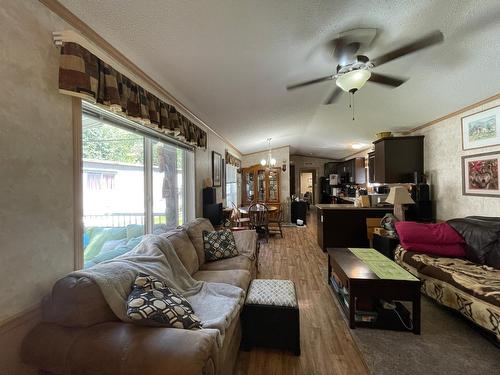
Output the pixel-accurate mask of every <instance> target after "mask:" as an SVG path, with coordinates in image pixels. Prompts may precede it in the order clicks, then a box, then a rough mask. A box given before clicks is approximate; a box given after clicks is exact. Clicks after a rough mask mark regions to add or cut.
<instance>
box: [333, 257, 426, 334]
mask: <svg viewBox="0 0 500 375" xmlns="http://www.w3.org/2000/svg"><path fill="white" fill-rule="evenodd" d="M327 252H328V284H329V285H330V286H331V287H332V291H333V294H334V296H335V297H336V298H337V301H338V303H339V305H340V307H341V310H342V312H343V313H344V315H345V316H346V318H347V320H348V322H349V327H350V328H352V329H354V328H356V327H365V328H378V329H390V330H404V331H407V330H408V328H406V327H405V324H406V326H408V327H410V325H411V324H413V330H412V331H413V332H414V333H415V334H419V333H420V286H421V282H420V281H419V280H391V279H381V278H379V277H378V276H377V275H376V274H375V273H374V272H372V271H371V270H370V268H369V267H368V266H367V265H366V264H365V263H363V261H361V260H360V259H359V258H357V257H356V256H355V255H354V254H353V253H352V252H351V251H349V249H347V248H329V249H328V250H327ZM333 275H335V277H336V278H337V279H338V280H339V281H340V282H341V283H342V284H343V287H341V286H340V285H338V284H337V282H336V281H335V278H334V277H333ZM379 299H385V300H388V301H389V300H395V301H397V302H396V303H395V305H396V308H395V310H390V309H385V308H383V307H382V305H381V304H380V303H378V301H379ZM361 300H363V301H365V302H366V301H367V300H372V301H374V306H373V309H372V310H373V311H374V312H375V313H376V320H374V321H360V320H357V319H356V313H357V312H358V313H359V311H358V310H356V305H357V303H358V302H359V301H361ZM399 301H410V302H412V314H410V312H409V311H408V309H406V307H405V306H404V305H403V304H402V303H401V302H399ZM395 311H397V313H398V314H399V316H400V317H401V319H402V320H403V321H404V322H405V324H403V323H402V321H401V319H400V317H398V315H397V314H396V312H395ZM365 316H366V315H365Z"/></svg>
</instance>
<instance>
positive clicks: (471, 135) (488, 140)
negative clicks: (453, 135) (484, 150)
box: [462, 106, 500, 150]
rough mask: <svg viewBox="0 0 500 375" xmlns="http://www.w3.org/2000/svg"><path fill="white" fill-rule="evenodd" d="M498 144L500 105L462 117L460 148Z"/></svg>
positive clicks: (499, 135)
mask: <svg viewBox="0 0 500 375" xmlns="http://www.w3.org/2000/svg"><path fill="white" fill-rule="evenodd" d="M495 145H500V106H497V107H493V108H490V109H487V110H484V111H481V112H478V113H474V114H473V115H469V116H465V117H462V149H464V150H470V149H473V148H479V147H488V146H495Z"/></svg>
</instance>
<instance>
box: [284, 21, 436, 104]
mask: <svg viewBox="0 0 500 375" xmlns="http://www.w3.org/2000/svg"><path fill="white" fill-rule="evenodd" d="M443 40H444V36H443V33H442V32H441V31H439V30H438V31H433V32H431V33H430V34H428V35H426V36H424V37H422V38H420V39H417V40H415V41H414V42H412V43H409V44H406V45H404V46H402V47H399V48H397V49H395V50H393V51H391V52H388V53H386V54H383V55H382V56H379V57H377V58H375V59H370V58H368V57H367V56H365V55H356V53H357V52H358V50H359V49H360V46H361V43H359V42H356V41H352V40H349V38H345V37H340V38H338V39H335V40H333V41H331V42H330V45H332V47H333V48H334V50H333V56H334V57H335V58H337V60H338V61H339V62H340V63H339V64H338V65H337V68H336V72H335V73H334V74H332V75H328V76H325V77H320V78H316V79H313V80H310V81H305V82H300V83H296V84H293V85H289V86H287V88H286V89H287V90H294V89H298V88H300V87H304V86H309V85H313V84H315V83H319V82H324V81H331V80H335V83H336V84H337V87H336V88H335V89H334V90H333V92H332V93H331V94H330V95H329V96H328V97H327V99H326V100H325V103H324V104H332V103H333V102H335V101H336V100H337V99H338V97H339V95H340V94H341V93H342V91H345V92H348V93H351V94H354V93H355V92H356V91H358V90H359V89H360V88H361V87H363V85H364V84H365V83H366V82H367V81H370V82H373V83H378V84H381V85H386V86H390V87H398V86H400V85H402V84H403V83H404V82H406V79H404V78H399V77H393V76H388V75H385V74H378V73H375V72H373V71H372V69H373V68H376V67H379V66H380V65H382V64H385V63H387V62H389V61H392V60H395V59H398V58H400V57H402V56H405V55H408V54H410V53H413V52H417V51H420V50H421V49H424V48H427V47H430V46H433V45H435V44H438V43H441V42H442V41H443Z"/></svg>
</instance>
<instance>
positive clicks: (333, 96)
mask: <svg viewBox="0 0 500 375" xmlns="http://www.w3.org/2000/svg"><path fill="white" fill-rule="evenodd" d="M340 94H342V90H341V89H340V87H335V90H333V92H332V93H331V94H330V96H329V97H328V98H327V99H326V100H325V104H332V103H333V102H335V101H336V100H337V99H338V97H339V95H340Z"/></svg>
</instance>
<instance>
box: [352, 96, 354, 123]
mask: <svg viewBox="0 0 500 375" xmlns="http://www.w3.org/2000/svg"><path fill="white" fill-rule="evenodd" d="M352 121H354V93H352Z"/></svg>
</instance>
